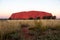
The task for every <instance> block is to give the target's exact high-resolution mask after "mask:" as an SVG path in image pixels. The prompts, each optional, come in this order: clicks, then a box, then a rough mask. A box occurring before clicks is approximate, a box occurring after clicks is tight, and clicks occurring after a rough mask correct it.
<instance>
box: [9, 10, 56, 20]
mask: <svg viewBox="0 0 60 40" xmlns="http://www.w3.org/2000/svg"><path fill="white" fill-rule="evenodd" d="M9 19H24V20H26V19H56V16H53V15H52V13H48V12H44V11H24V12H16V13H12V15H11V16H10V17H9Z"/></svg>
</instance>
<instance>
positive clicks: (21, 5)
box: [0, 0, 60, 18]
mask: <svg viewBox="0 0 60 40" xmlns="http://www.w3.org/2000/svg"><path fill="white" fill-rule="evenodd" d="M30 10H37V11H46V12H49V13H52V14H53V15H56V16H57V18H60V0H0V18H8V17H10V16H11V14H12V13H15V12H21V11H30Z"/></svg>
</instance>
